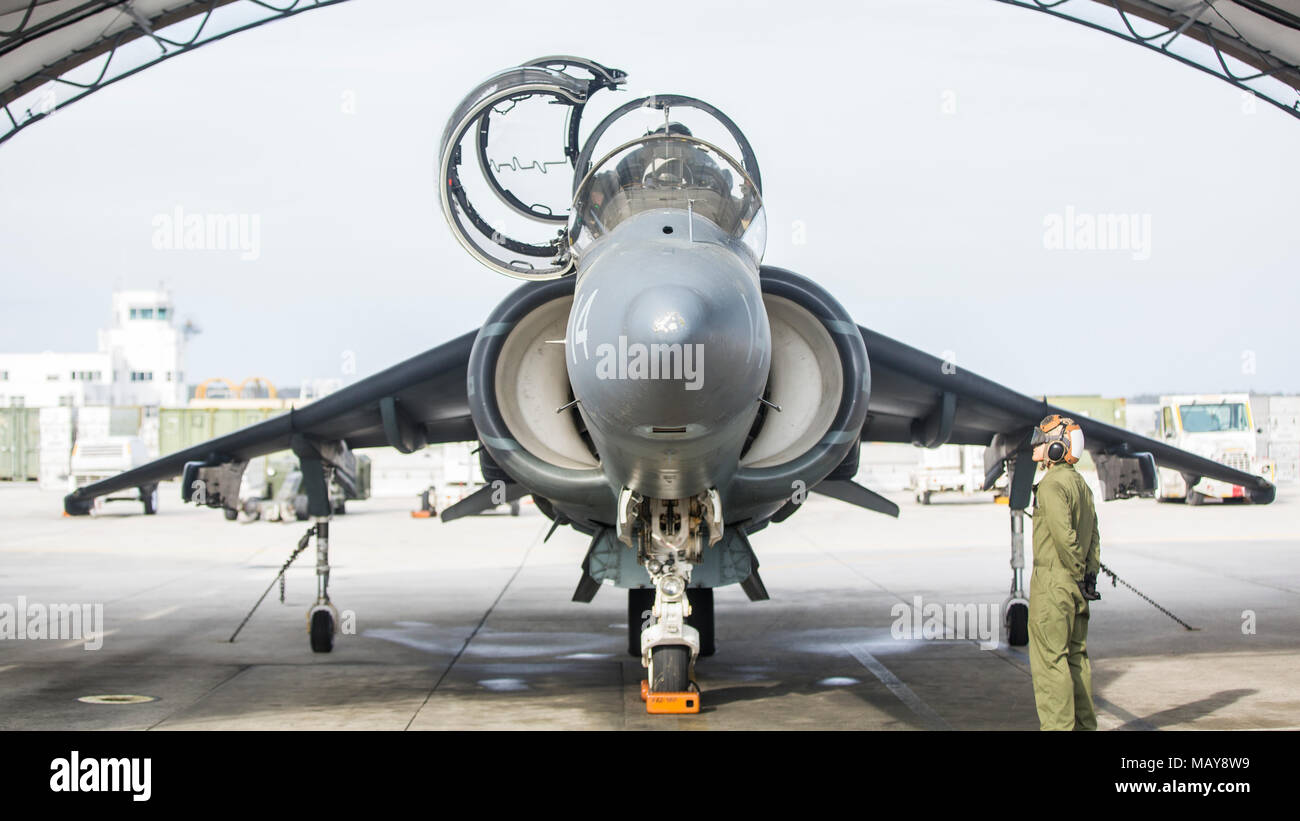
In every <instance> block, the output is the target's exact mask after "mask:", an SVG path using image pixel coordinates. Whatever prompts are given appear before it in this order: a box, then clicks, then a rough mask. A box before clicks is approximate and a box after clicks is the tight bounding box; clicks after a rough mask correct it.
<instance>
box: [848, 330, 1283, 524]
mask: <svg viewBox="0 0 1300 821" xmlns="http://www.w3.org/2000/svg"><path fill="white" fill-rule="evenodd" d="M858 330H859V332H860V333H861V334H862V341H863V343H864V344H865V345H866V348H867V357H868V358H869V359H870V361H871V399H870V402H869V404H868V410H867V421H866V424H865V425H864V426H863V429H862V441H864V442H912V443H913V444H916V445H919V446H923V447H938V446H939V445H942V444H959V445H985V446H988V448H989V449H988V450H986V452H985V453H986V455H985V466H986V478H985V487H986V488H987V487H991V486H992V483H993V482H994V481H995V480H996V479H997V478H998V476H999V475H1000V474H1001V472H1002V467H1001V465H1002V462H1003V460H1004V459H1009V458H1011V457H1013V456H1015V455H1016V454H1017V453H1020V454H1024V453H1025V452H1026V449H1027V443H1028V438H1029V434H1030V433H1031V430H1032V427H1033V426H1034V425H1036V424H1037V423H1038V422H1039V420H1041V419H1042V418H1043V417H1045V416H1048V415H1050V414H1053V413H1060V414H1063V415H1066V416H1069V417H1071V418H1073V419H1074V420H1075V421H1076V422H1078V423H1079V427H1080V428H1081V429H1082V430H1083V435H1084V439H1085V442H1086V447H1087V448H1088V450H1089V451H1090V452H1092V453H1093V454H1094V456H1095V455H1097V454H1101V455H1103V457H1105V456H1106V455H1119V456H1125V457H1128V456H1132V455H1133V454H1139V453H1149V454H1151V456H1152V457H1153V458H1154V461H1155V463H1156V464H1157V465H1159V466H1161V467H1165V468H1170V469H1173V470H1176V471H1179V472H1180V473H1182V474H1183V475H1184V476H1186V477H1188V478H1191V479H1194V481H1191V482H1189V487H1190V486H1191V485H1192V484H1195V481H1199V480H1200V479H1201V478H1209V479H1218V480H1221V481H1225V482H1230V483H1232V484H1234V485H1241V486H1242V487H1244V488H1245V489H1246V492H1247V494H1248V495H1249V496H1250V499H1251V500H1252V501H1255V502H1259V503H1268V502H1271V501H1273V496H1274V493H1275V488H1274V486H1273V484H1272V483H1271V482H1269V481H1268V480H1266V479H1264V478H1263V477H1260V476H1256V475H1254V474H1251V473H1245V472H1243V471H1239V470H1234V469H1233V468H1230V467H1228V466H1227V465H1224V464H1221V463H1219V462H1215V461H1213V460H1212V459H1206V458H1204V457H1202V456H1197V455H1196V454H1194V453H1189V452H1187V451H1185V450H1181V449H1179V448H1175V447H1171V446H1169V445H1167V444H1165V443H1164V442H1160V441H1158V440H1155V439H1149V438H1147V437H1145V436H1139V435H1138V434H1136V433H1132V432H1130V431H1127V430H1124V429H1123V428H1118V427H1115V426H1114V425H1108V424H1106V423H1104V422H1098V421H1096V420H1095V419H1089V418H1088V417H1086V416H1083V415H1081V414H1077V413H1074V412H1072V411H1070V410H1069V409H1068V408H1059V407H1056V406H1054V405H1049V404H1048V403H1047V402H1045V401H1043V400H1041V399H1034V398H1032V397H1029V396H1025V395H1024V394H1020V393H1016V392H1015V391H1013V390H1011V389H1009V388H1005V387H1003V386H1002V385H999V384H997V383H996V382H993V381H991V380H988V379H985V378H984V377H982V376H979V375H977V374H974V373H971V372H970V371H968V370H965V369H963V368H960V367H957V366H956V365H955V364H954V363H951V362H946V361H945V360H942V359H939V358H938V357H935V356H931V355H929V354H927V353H924V352H922V351H919V350H917V349H916V348H913V347H910V346H908V345H904V344H903V343H901V342H898V341H897V340H894V339H890V338H889V337H887V336H883V335H882V334H878V333H876V332H875V331H872V330H869V329H867V328H863V327H861V326H859V327H858ZM995 437H996V438H995ZM1027 492H1028V491H1027V486H1026V490H1025V493H1027ZM1015 495H1017V494H1014V493H1013V497H1014V496H1015ZM1015 501H1016V500H1015V499H1014V498H1013V505H1015ZM1017 506H1018V505H1017Z"/></svg>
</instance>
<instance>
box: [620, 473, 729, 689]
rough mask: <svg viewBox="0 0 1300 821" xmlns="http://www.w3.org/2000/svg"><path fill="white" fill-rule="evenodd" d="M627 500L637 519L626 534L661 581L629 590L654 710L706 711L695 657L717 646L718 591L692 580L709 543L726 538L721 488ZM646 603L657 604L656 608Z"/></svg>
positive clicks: (630, 610) (644, 685) (654, 577)
mask: <svg viewBox="0 0 1300 821" xmlns="http://www.w3.org/2000/svg"><path fill="white" fill-rule="evenodd" d="M625 494H626V491H625ZM625 505H627V508H626V509H628V511H629V512H630V513H631V514H632V517H635V518H634V521H633V522H625V523H626V524H630V525H631V527H627V528H626V529H623V533H624V534H626V536H627V538H625V541H628V542H630V543H631V544H632V545H633V546H635V547H636V548H637V553H638V558H639V559H640V561H641V563H642V564H643V565H644V566H645V569H646V572H647V573H648V574H649V576H650V581H651V582H652V583H653V584H654V590H653V591H650V590H630V591H628V629H629V633H631V631H632V630H634V629H637V630H638V633H639V642H638V643H637V645H634V646H630V647H629V648H628V649H629V650H633V649H636V650H639V655H640V657H641V664H642V666H644V667H645V668H646V671H647V677H646V680H645V681H644V682H642V697H643V699H644V700H645V702H646V712H649V713H656V714H658V713H698V712H699V710H700V693H699V687H698V685H696V684H695V681H694V671H695V660H696V659H697V658H698V657H699V656H700V655H701V654H702V653H704V654H706V655H707V654H711V653H712V652H713V595H712V594H713V591H712V590H707V589H697V590H696V591H695V593H694V594H692V593H691V592H689V587H690V583H691V571H692V569H693V567H694V565H695V564H697V563H698V562H699V561H700V558H701V555H702V553H703V550H704V547H705V546H706V545H708V544H713V543H716V542H717V541H718V539H720V538H721V513H720V508H719V505H718V500H717V494H716V492H715V491H710V492H709V493H707V494H702V495H701V496H700V497H696V498H688V499H668V500H662V499H651V500H643V499H640V498H637V499H635V500H632V499H630V498H629V499H626V501H625ZM632 517H629V518H632ZM651 596H653V598H651ZM695 602H698V603H699V605H700V608H699V610H700V612H699V613H698V619H697V621H698V623H699V626H697V625H696V624H692V620H691V618H690V617H691V616H692V614H693V613H695V608H694V607H693V604H694V603H695ZM646 604H650V607H649V612H648V613H647V612H646V609H645V605H646ZM647 615H648V616H649V618H648V619H647V618H645V617H646V616H647ZM640 628H643V629H640ZM701 628H703V629H701ZM706 637H707V645H708V646H707V647H706V646H705V641H704V639H705V638H706Z"/></svg>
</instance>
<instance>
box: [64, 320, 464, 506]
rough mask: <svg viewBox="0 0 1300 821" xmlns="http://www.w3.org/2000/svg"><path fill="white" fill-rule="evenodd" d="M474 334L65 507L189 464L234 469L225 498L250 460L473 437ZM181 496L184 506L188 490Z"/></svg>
mask: <svg viewBox="0 0 1300 821" xmlns="http://www.w3.org/2000/svg"><path fill="white" fill-rule="evenodd" d="M477 335H478V332H477V331H471V332H469V333H467V334H465V335H464V336H461V337H458V338H456V339H453V340H452V341H451V342H447V343H446V344H443V345H439V346H438V347H436V348H433V349H431V350H428V351H425V352H424V353H422V354H419V355H418V356H414V357H411V358H410V359H408V360H406V361H405V362H401V363H399V364H397V365H394V366H393V367H391V368H388V369H387V370H384V371H380V372H379V373H377V374H374V375H373V376H368V377H366V378H365V379H362V380H361V381H360V382H357V383H356V384H354V385H349V386H348V387H346V388H343V389H342V390H340V391H336V392H335V393H332V394H330V395H328V396H325V397H322V398H321V399H318V400H316V401H315V402H312V403H311V404H309V405H305V406H303V407H302V408H299V409H297V410H290V411H289V412H288V413H286V414H283V415H281V416H276V417H274V418H271V419H267V420H266V421H264V422H258V423H257V424H255V425H249V426H248V427H246V428H241V429H240V430H237V431H234V432H233V433H228V434H226V435H225V436H219V437H217V438H216V439H212V440H209V441H207V442H204V443H203V444H201V445H195V446H194V447H192V448H187V449H185V450H181V451H177V452H176V453H172V454H169V455H167V456H164V457H162V458H161V459H155V460H154V461H152V462H149V463H148V464H145V465H141V466H140V467H138V468H134V469H132V470H128V471H126V472H124V473H120V474H118V475H117V476H113V477H111V478H108V479H104V480H103V481H99V482H95V483H93V484H90V485H86V486H85V487H82V488H78V489H77V490H75V491H73V492H72V493H70V494H68V495H67V496H66V497H65V498H64V500H63V509H64V510H65V511H67V512H68V513H69V514H71V515H83V514H85V513H88V512H89V511H90V505H91V502H93V500H94V499H95V497H97V496H104V495H106V494H109V493H114V492H116V491H120V490H125V489H127V488H133V487H140V488H144V487H149V486H150V485H155V484H157V483H158V482H160V481H162V480H164V479H171V478H174V477H176V476H179V475H181V473H182V472H184V471H185V470H186V465H188V464H198V465H201V466H202V467H203V468H206V469H209V470H216V469H218V468H221V467H224V466H232V467H235V468H237V471H236V472H235V473H234V474H233V475H231V474H229V472H227V473H226V474H223V476H228V477H229V478H227V479H225V483H226V485H227V489H228V490H227V495H230V494H237V493H238V490H239V485H238V481H239V478H240V477H241V476H242V474H243V467H244V465H246V464H247V463H248V460H249V459H252V458H253V457H255V456H262V455H264V454H267V453H274V452H276V451H280V450H286V449H290V448H292V449H293V450H295V452H299V455H300V457H301V456H303V455H304V453H305V452H308V451H309V452H310V454H311V455H312V456H314V457H316V458H321V459H323V460H324V461H326V462H330V461H335V460H337V459H339V458H341V457H345V456H346V453H347V452H348V451H350V450H352V449H355V448H368V447H378V446H382V445H391V446H393V447H395V448H397V449H398V450H401V451H402V452H404V453H409V452H411V451H412V450H416V449H418V448H420V447H422V446H424V445H426V444H434V443H437V442H466V441H470V440H473V439H477V438H478V432H477V431H476V430H475V428H474V423H473V420H472V419H471V418H470V413H469V397H468V395H467V387H466V370H467V367H468V363H469V351H470V347H471V346H472V345H473V344H474V337H475V336H477ZM229 483H233V489H230V488H229ZM182 492H183V493H185V494H186V495H185V498H186V499H187V500H188V499H189V489H188V488H185V489H183V491H182ZM215 498H217V497H214V499H215ZM209 504H210V505H211V506H217V505H216V503H215V501H213V502H209Z"/></svg>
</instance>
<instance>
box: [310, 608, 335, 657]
mask: <svg viewBox="0 0 1300 821" xmlns="http://www.w3.org/2000/svg"><path fill="white" fill-rule="evenodd" d="M333 649H334V614H333V613H331V612H330V611H328V610H325V609H321V610H317V611H316V612H315V613H312V614H311V651H312V652H313V653H328V652H330V651H331V650H333Z"/></svg>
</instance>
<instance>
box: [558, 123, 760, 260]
mask: <svg viewBox="0 0 1300 821" xmlns="http://www.w3.org/2000/svg"><path fill="white" fill-rule="evenodd" d="M662 208H676V209H681V210H684V211H689V212H690V213H691V214H692V218H693V219H704V220H708V221H709V222H711V223H713V224H714V225H715V226H716V227H717V228H719V229H721V231H722V232H723V233H725V234H726V235H728V236H730V237H731V238H732V239H734V240H736V242H737V243H739V244H740V245H741V246H743V247H744V248H745V249H746V250H747V251H748V253H749V254H750V256H751V257H752V258H753V260H754V261H755V262H756V263H757V262H759V261H760V260H761V259H762V257H763V248H764V246H765V245H766V243H767V220H766V217H765V215H764V212H763V201H762V198H761V197H760V196H759V193H758V189H757V187H756V186H755V185H754V182H753V181H752V180H751V179H750V178H749V176H748V175H746V174H745V172H744V171H743V170H742V169H741V167H740V164H739V163H737V162H736V161H735V160H734V159H732V158H731V157H730V156H729V155H727V153H726V152H724V151H722V150H721V149H719V148H717V147H716V146H714V145H712V144H710V143H707V142H705V141H703V140H700V139H696V138H695V137H692V136H689V135H687V134H680V133H672V130H671V127H670V129H669V131H668V133H662V132H660V133H656V134H649V135H646V136H645V137H643V138H641V139H639V140H635V141H633V142H629V143H625V144H623V145H622V146H619V147H618V148H616V149H614V150H613V151H611V152H610V153H609V154H607V155H606V156H605V158H604V159H602V160H601V161H599V162H598V163H596V165H595V166H594V167H593V168H592V169H591V171H590V172H589V173H588V174H587V175H586V177H585V178H584V179H583V181H582V183H581V184H580V186H579V187H578V190H577V193H576V194H575V196H574V202H573V212H572V217H571V224H570V228H569V237H570V242H571V243H572V247H573V250H574V253H575V255H580V254H581V253H582V252H583V251H584V250H585V249H586V248H588V247H589V246H590V245H591V243H592V242H594V241H595V240H596V239H597V238H599V237H601V236H604V235H605V234H608V233H609V232H611V231H613V230H614V229H615V228H616V227H617V226H618V225H619V224H620V223H622V222H623V221H624V220H626V219H628V218H629V217H631V216H634V215H636V214H640V213H643V212H645V211H650V210H657V209H662Z"/></svg>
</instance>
